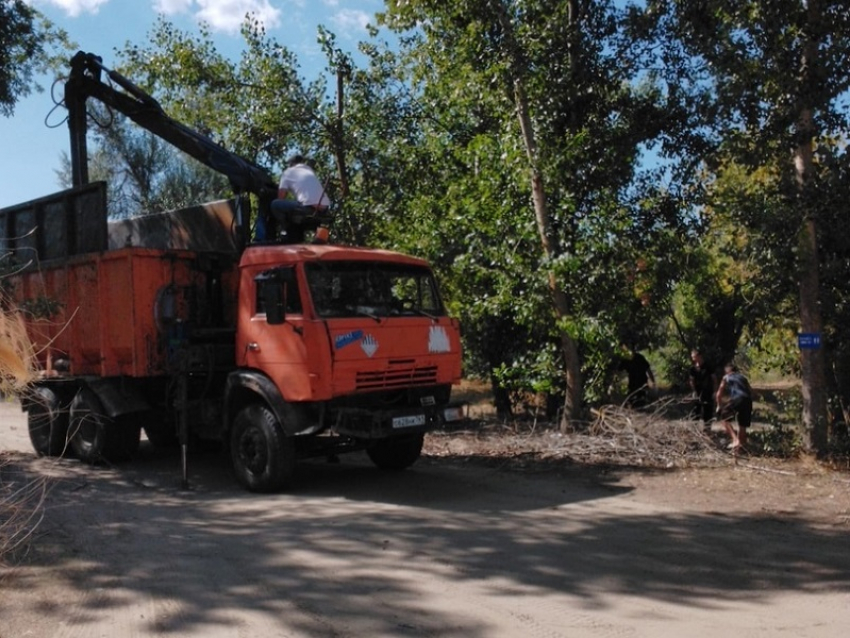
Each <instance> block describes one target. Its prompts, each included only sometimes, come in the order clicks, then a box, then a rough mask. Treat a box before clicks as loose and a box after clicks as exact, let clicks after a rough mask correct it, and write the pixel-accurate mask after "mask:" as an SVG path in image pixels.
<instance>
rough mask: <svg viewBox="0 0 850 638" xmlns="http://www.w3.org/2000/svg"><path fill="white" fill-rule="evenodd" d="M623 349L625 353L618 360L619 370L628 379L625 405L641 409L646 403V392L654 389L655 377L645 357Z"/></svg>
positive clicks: (634, 351)
mask: <svg viewBox="0 0 850 638" xmlns="http://www.w3.org/2000/svg"><path fill="white" fill-rule="evenodd" d="M623 348H624V350H625V351H626V352H625V355H624V356H623V357H622V359H621V360H620V366H619V369H620V370H623V371H625V372H626V374H627V375H628V378H629V386H628V387H629V395H628V396H627V397H626V403H627V404H628V405H630V406H631V407H634V408H637V407H642V406H644V405H646V404H647V403H648V392H647V390H648V389H649V388H653V387H655V376H654V375H653V374H652V368H651V367H650V365H649V361H647V360H646V357H644V356H643V355H642V354H641V353H640V352H637V351H636V350H632V349H629V348H626V347H625V346H623Z"/></svg>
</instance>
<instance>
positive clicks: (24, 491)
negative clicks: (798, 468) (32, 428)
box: [0, 308, 46, 567]
mask: <svg viewBox="0 0 850 638" xmlns="http://www.w3.org/2000/svg"><path fill="white" fill-rule="evenodd" d="M34 374H35V372H34V356H33V347H32V342H31V341H30V340H29V338H28V337H27V333H26V330H25V328H24V324H23V321H22V320H21V318H20V316H19V315H18V314H17V313H15V312H14V311H11V310H8V309H5V308H0V400H5V397H14V396H18V395H19V394H20V393H21V392H23V389H24V388H25V387H26V384H27V383H28V382H29V381H31V380H32V379H33V377H34ZM45 494H46V489H45V483H44V480H43V479H41V480H40V479H31V478H29V477H26V476H24V475H22V474H21V473H20V472H18V471H15V470H14V468H13V466H12V463H10V462H9V458H8V457H7V456H5V455H4V454H3V453H2V452H0V567H3V566H5V565H6V563H7V561H8V560H9V559H10V558H11V557H12V556H13V555H14V554H15V553H16V552H17V551H19V550H20V549H21V548H22V547H24V546H25V545H26V542H27V541H28V540H29V539H30V538H31V536H32V533H33V531H34V530H35V528H36V527H37V526H38V523H39V522H40V520H41V513H42V511H43V508H42V504H43V501H44V497H45Z"/></svg>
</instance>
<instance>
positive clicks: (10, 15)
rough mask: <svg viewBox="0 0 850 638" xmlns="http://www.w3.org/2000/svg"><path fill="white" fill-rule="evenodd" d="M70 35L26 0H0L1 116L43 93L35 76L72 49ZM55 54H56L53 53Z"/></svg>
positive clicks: (8, 114) (54, 64) (12, 111)
mask: <svg viewBox="0 0 850 638" xmlns="http://www.w3.org/2000/svg"><path fill="white" fill-rule="evenodd" d="M70 47H71V45H70V43H69V42H68V37H67V34H66V33H65V32H64V31H63V30H61V29H57V28H55V27H54V25H53V24H52V23H51V22H50V21H49V20H47V19H46V18H45V17H44V16H43V15H42V14H40V13H39V12H38V11H36V10H35V9H34V8H32V7H31V6H30V5H28V4H27V3H26V2H23V0H0V114H2V115H5V116H7V117H9V116H11V115H12V114H13V113H14V111H15V104H16V102H17V101H18V100H19V99H20V98H22V97H25V96H27V95H29V93H30V92H31V91H32V89H33V88H35V89H36V90H38V89H40V87H39V86H38V84H37V83H36V82H35V76H36V75H37V74H38V73H41V72H44V71H46V70H48V69H49V68H56V66H57V65H58V64H59V59H60V56H62V55H63V54H64V53H65V52H67V51H68V50H69V49H70ZM54 50H56V52H53V51H54Z"/></svg>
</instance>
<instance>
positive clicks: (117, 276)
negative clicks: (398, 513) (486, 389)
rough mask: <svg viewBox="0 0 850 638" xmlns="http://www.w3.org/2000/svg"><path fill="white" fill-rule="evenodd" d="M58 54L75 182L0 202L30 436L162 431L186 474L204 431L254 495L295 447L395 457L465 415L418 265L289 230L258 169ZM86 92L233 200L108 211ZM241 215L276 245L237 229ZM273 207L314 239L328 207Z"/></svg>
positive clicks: (54, 450) (128, 438)
mask: <svg viewBox="0 0 850 638" xmlns="http://www.w3.org/2000/svg"><path fill="white" fill-rule="evenodd" d="M70 67H71V71H70V74H69V76H68V80H67V81H66V83H65V98H64V101H63V104H64V106H65V107H66V108H67V109H68V127H69V132H70V136H71V168H72V181H73V184H74V187H73V188H72V189H69V190H67V191H63V192H61V193H57V194H54V195H50V196H48V197H44V198H41V199H37V200H33V201H30V202H25V203H23V204H20V205H18V206H12V207H9V208H5V209H2V210H0V259H2V260H3V262H0V268H3V269H4V270H6V271H7V272H12V273H13V274H11V275H10V276H7V277H4V278H3V279H2V280H0V284H2V286H3V288H6V289H8V291H7V292H8V294H10V296H11V300H12V302H13V303H14V305H15V306H16V307H18V308H20V309H21V310H22V311H23V312H24V314H25V317H26V318H27V323H28V329H29V333H30V335H31V337H32V339H33V341H34V342H35V344H36V347H37V350H38V353H39V357H40V361H41V365H42V367H43V376H42V377H41V379H40V380H39V381H38V382H37V383H36V384H35V385H34V387H33V390H32V392H31V393H29V395H28V396H27V397H25V399H24V401H23V403H22V405H23V408H24V410H26V411H27V413H28V422H29V431H30V438H31V439H32V443H33V446H34V447H35V449H36V451H37V452H39V453H40V454H44V455H58V454H63V453H65V452H66V451H70V452H72V453H73V454H75V455H76V456H78V457H79V458H80V459H82V460H84V461H87V462H92V463H93V462H97V461H99V460H101V459H107V460H119V459H124V458H128V457H130V456H132V454H133V453H134V452H135V450H136V449H137V447H138V445H139V441H140V436H141V432H142V430H144V432H145V433H146V435H147V438H148V439H149V440H150V441H151V442H152V443H153V444H154V445H155V446H158V445H168V444H170V443H175V442H177V441H178V440H179V442H180V444H181V446H182V450H183V455H182V458H183V461H184V462H183V480H184V482H185V481H186V480H187V471H186V457H187V450H188V442H189V440H190V438H193V439H200V440H204V439H212V440H217V441H221V442H223V443H224V444H225V446H227V448H228V449H229V452H230V458H231V460H232V465H233V472H234V474H235V475H236V478H237V479H238V480H239V481H240V482H241V483H242V484H243V485H244V486H245V487H247V488H248V489H250V490H256V491H272V490H278V489H282V488H284V487H286V485H287V484H288V483H289V482H290V480H291V478H292V473H293V468H294V463H295V460H296V459H297V458H299V457H309V456H324V455H336V454H339V453H342V452H348V451H354V450H365V451H366V453H367V454H368V455H369V457H370V458H371V459H372V461H373V462H374V463H375V464H376V465H377V466H379V467H381V468H387V469H402V468H405V467H407V466H409V465H411V464H412V463H414V462H415V461H416V459H417V458H418V457H419V455H420V453H421V450H422V441H423V435H424V433H425V432H427V431H428V430H430V429H433V428H435V427H438V426H439V425H440V424H442V423H444V422H447V421H453V420H458V419H461V418H463V414H462V409H461V407H460V406H456V405H453V404H451V403H450V402H449V400H450V395H451V388H452V384H454V383H457V382H458V381H459V380H460V375H461V345H460V331H459V326H458V323H457V321H455V320H454V319H451V318H449V317H448V316H447V315H446V311H445V307H444V306H443V302H442V300H441V299H440V294H439V291H438V289H437V283H436V281H435V279H434V275H433V273H432V271H431V269H430V267H429V266H428V264H427V263H426V262H425V261H422V260H421V259H416V258H414V257H409V256H406V255H402V254H399V253H395V252H389V251H385V250H373V249H367V248H354V247H346V246H333V245H327V244H312V243H311V244H306V243H298V244H294V243H287V236H288V235H287V233H286V232H282V233H278V232H277V231H278V229H277V225H278V221H281V220H276V219H275V216H274V215H273V214H272V212H273V207H272V203H273V202H274V198H275V197H276V196H277V184H276V183H275V181H274V180H273V179H271V177H270V176H269V174H268V172H266V171H265V169H263V168H262V167H261V166H259V165H257V164H255V163H254V162H253V161H251V160H249V159H247V158H244V157H241V156H239V155H236V154H234V153H232V152H230V151H228V150H227V149H225V148H223V147H221V146H220V145H219V144H217V143H216V142H214V141H213V140H211V139H210V138H208V137H207V136H205V135H203V134H201V133H199V132H197V131H194V130H192V129H190V128H188V127H186V126H185V125H183V124H182V123H180V122H178V121H175V120H174V119H172V118H171V117H169V116H168V115H167V114H166V113H165V112H164V110H163V109H162V107H161V106H160V105H159V103H158V102H157V101H156V100H155V99H154V98H153V97H152V96H150V95H148V94H147V93H145V92H144V91H143V90H141V89H140V88H139V87H138V86H136V85H135V84H133V83H132V82H131V81H130V80H129V79H127V78H126V77H124V76H122V75H121V74H119V73H117V72H116V71H113V70H111V69H108V68H107V67H106V66H104V65H103V62H102V60H101V58H100V57H98V56H96V55H94V54H91V53H84V52H82V51H80V52H79V53H77V54H76V55H75V56H74V57H73V58H72V59H71V61H70ZM89 99H96V100H98V101H100V102H101V103H102V104H103V105H104V106H106V107H107V108H108V109H110V110H113V111H116V112H118V113H121V114H123V115H124V116H126V117H127V118H129V119H131V120H132V121H134V122H135V123H136V124H138V125H139V126H141V127H143V128H145V129H146V130H147V131H149V132H150V133H152V134H154V135H156V136H158V137H160V138H162V139H164V140H165V141H167V142H169V143H171V144H172V145H174V146H176V147H177V148H178V149H180V150H181V151H183V152H184V153H186V154H188V155H189V156H191V157H193V158H194V159H196V160H198V161H199V162H202V163H203V164H205V165H206V166H208V167H209V168H211V169H213V170H215V171H218V172H220V173H221V174H223V175H225V176H226V177H227V178H228V180H229V181H230V185H231V188H232V191H233V193H234V194H235V199H234V200H232V201H230V202H218V203H215V204H210V205H205V206H196V207H192V208H189V209H184V210H180V211H173V212H171V213H168V214H161V215H147V216H143V217H139V218H137V219H132V220H125V221H120V222H113V223H111V224H110V223H108V222H107V219H108V218H107V210H106V192H107V190H106V184H105V183H103V182H94V183H90V182H89V178H88V151H87V141H86V139H87V137H86V136H87V126H88V112H87V102H88V100H89ZM254 202H256V205H257V210H256V212H255V213H252V210H251V209H252V206H253V203H254ZM252 219H253V220H254V227H255V228H256V227H258V226H259V225H260V224H259V222H260V221H262V222H263V225H265V227H266V228H267V233H266V237H269V238H272V240H274V241H269V242H268V243H253V244H252V243H251V239H250V236H251V227H252V223H251V222H252ZM282 221H283V222H285V224H286V225H287V228H291V229H297V230H299V231H304V232H307V233H309V232H310V231H313V233H314V236H315V238H316V239H317V240H318V239H320V238H321V236H322V234H323V233H319V232H318V231H319V230H323V231H324V230H327V222H328V221H329V216H328V215H327V211H320V210H311V209H306V208H305V209H303V210H296V211H293V212H292V213H291V217H290V218H288V219H285V220H282ZM295 236H296V234H295V233H293V235H292V237H293V238H294V237H295ZM297 236H298V237H299V238H300V237H302V236H303V232H299V233H298V234H297ZM299 240H300V239H299Z"/></svg>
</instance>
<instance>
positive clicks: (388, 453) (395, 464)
mask: <svg viewBox="0 0 850 638" xmlns="http://www.w3.org/2000/svg"><path fill="white" fill-rule="evenodd" d="M424 440H425V435H424V434H406V435H404V436H394V437H392V438H389V439H381V440H380V441H378V442H376V443H375V444H374V445H372V446H371V447H369V448H366V454H368V455H369V458H370V459H371V460H372V463H374V464H375V465H376V466H377V467H379V468H380V469H382V470H403V469H405V468H408V467H410V466H411V465H413V464H414V463H416V460H417V459H418V458H419V457H420V456H421V455H422V443H423V442H424Z"/></svg>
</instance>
